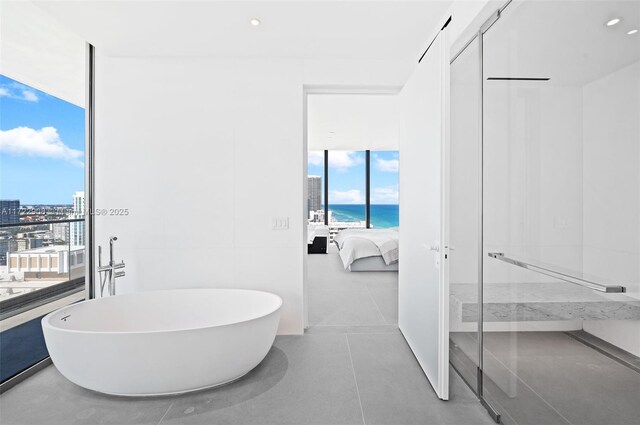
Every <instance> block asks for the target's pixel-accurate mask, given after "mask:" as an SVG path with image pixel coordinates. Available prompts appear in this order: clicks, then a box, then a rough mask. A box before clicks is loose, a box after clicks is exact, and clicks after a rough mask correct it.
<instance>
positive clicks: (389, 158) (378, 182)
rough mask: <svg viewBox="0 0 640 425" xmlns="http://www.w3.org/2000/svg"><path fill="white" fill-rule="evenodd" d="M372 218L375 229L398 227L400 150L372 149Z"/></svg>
mask: <svg viewBox="0 0 640 425" xmlns="http://www.w3.org/2000/svg"><path fill="white" fill-rule="evenodd" d="M369 169H370V173H371V174H370V189H369V190H370V198H371V201H370V202H371V206H370V209H369V211H370V218H369V222H370V225H371V227H372V228H374V229H384V228H390V227H398V224H399V205H398V175H399V169H400V158H399V152H398V151H371V154H370V165H369Z"/></svg>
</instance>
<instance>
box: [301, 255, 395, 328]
mask: <svg viewBox="0 0 640 425" xmlns="http://www.w3.org/2000/svg"><path fill="white" fill-rule="evenodd" d="M308 289H309V326H310V328H311V329H312V330H314V328H317V327H324V326H384V325H393V326H394V327H395V326H396V325H397V324H398V272H348V271H346V270H345V269H344V267H343V265H342V262H341V261H340V257H339V256H338V253H337V250H336V248H335V246H330V247H329V253H328V254H313V255H309V259H308Z"/></svg>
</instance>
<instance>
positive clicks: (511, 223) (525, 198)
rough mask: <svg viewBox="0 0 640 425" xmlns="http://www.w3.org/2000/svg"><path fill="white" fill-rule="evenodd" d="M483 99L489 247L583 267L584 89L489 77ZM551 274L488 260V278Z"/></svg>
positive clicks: (536, 278)
mask: <svg viewBox="0 0 640 425" xmlns="http://www.w3.org/2000/svg"><path fill="white" fill-rule="evenodd" d="M484 105H485V107H484V122H485V126H484V158H485V163H484V164H485V166H484V169H485V181H484V187H485V191H484V205H485V210H484V217H485V221H484V223H485V228H484V238H485V240H484V242H485V246H486V247H487V251H488V252H490V251H498V252H504V253H505V255H507V256H511V257H513V258H518V259H529V260H533V261H537V262H547V263H551V264H554V265H556V266H559V267H563V268H565V269H569V270H575V271H580V270H582V250H581V247H582V134H581V131H580V130H581V128H582V113H581V107H582V92H581V89H580V88H579V87H561V86H552V85H548V84H547V83H526V82H525V83H523V82H504V81H495V82H491V81H489V82H486V83H485V102H484ZM559 117H562V118H561V119H560V118H559ZM485 256H486V253H485ZM545 281H548V279H546V278H545V277H544V276H541V275H539V274H534V273H532V272H529V271H527V270H524V269H520V268H517V267H513V266H510V265H508V264H505V263H503V262H500V261H496V260H492V259H487V260H486V261H485V282H487V283H499V282H510V283H517V282H545Z"/></svg>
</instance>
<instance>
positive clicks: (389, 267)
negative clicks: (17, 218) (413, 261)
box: [334, 229, 398, 272]
mask: <svg viewBox="0 0 640 425" xmlns="http://www.w3.org/2000/svg"><path fill="white" fill-rule="evenodd" d="M334 242H335V243H336V245H337V247H338V250H339V254H340V259H341V260H342V264H343V265H344V268H345V270H349V271H352V272H361V271H397V270H398V230H396V229H345V230H341V231H339V232H338V234H337V235H336V236H335V237H334Z"/></svg>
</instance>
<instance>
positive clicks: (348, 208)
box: [323, 204, 400, 229]
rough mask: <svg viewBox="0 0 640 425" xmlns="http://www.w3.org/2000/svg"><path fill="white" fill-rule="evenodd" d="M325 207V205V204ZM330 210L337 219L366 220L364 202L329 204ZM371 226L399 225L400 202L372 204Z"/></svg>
mask: <svg viewBox="0 0 640 425" xmlns="http://www.w3.org/2000/svg"><path fill="white" fill-rule="evenodd" d="M323 208H324V205H323ZM329 211H331V215H332V217H333V218H334V220H335V221H346V222H349V221H364V220H365V205H364V204H329ZM370 211H371V220H370V221H371V227H373V228H374V229H386V228H389V227H398V224H399V215H400V206H399V205H398V204H371V209H370Z"/></svg>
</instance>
